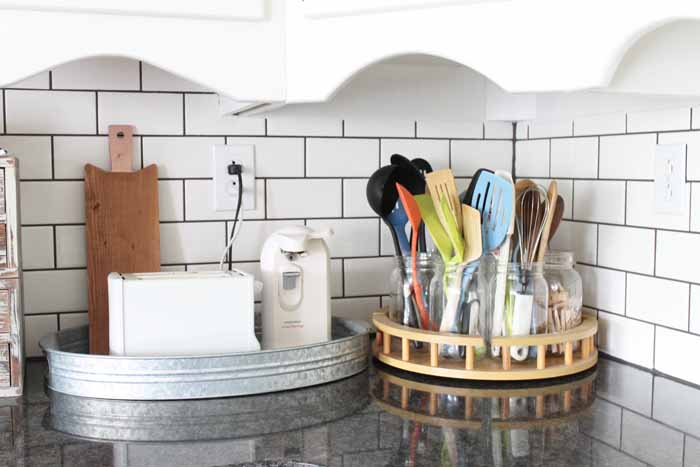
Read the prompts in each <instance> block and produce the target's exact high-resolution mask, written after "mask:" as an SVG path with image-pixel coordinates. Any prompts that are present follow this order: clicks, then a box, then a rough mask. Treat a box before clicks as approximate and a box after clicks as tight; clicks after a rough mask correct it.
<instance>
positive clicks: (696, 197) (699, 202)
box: [686, 183, 700, 232]
mask: <svg viewBox="0 0 700 467" xmlns="http://www.w3.org/2000/svg"><path fill="white" fill-rule="evenodd" d="M690 185H691V187H690V196H689V197H688V201H689V202H688V203H686V206H688V209H690V207H691V206H700V183H691V184H690ZM690 230H692V231H693V232H700V210H699V209H697V208H696V209H695V210H694V211H691V212H690Z"/></svg>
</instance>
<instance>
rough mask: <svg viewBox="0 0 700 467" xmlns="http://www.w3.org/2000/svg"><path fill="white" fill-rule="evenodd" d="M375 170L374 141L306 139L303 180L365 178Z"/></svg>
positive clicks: (375, 152) (376, 165)
mask: <svg viewBox="0 0 700 467" xmlns="http://www.w3.org/2000/svg"><path fill="white" fill-rule="evenodd" d="M378 168H379V141H378V140H376V139H343V138H308V139H307V140H306V176H307V177H368V176H370V175H372V173H373V172H374V171H375V170H377V169H378Z"/></svg>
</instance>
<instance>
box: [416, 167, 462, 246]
mask: <svg viewBox="0 0 700 467" xmlns="http://www.w3.org/2000/svg"><path fill="white" fill-rule="evenodd" d="M425 182H426V184H427V186H428V192H429V193H430V196H431V197H432V199H433V203H434V204H435V210H436V211H437V213H438V217H439V218H440V222H442V225H443V226H446V225H447V224H446V222H447V219H446V218H445V213H444V211H443V209H442V208H441V207H440V205H441V203H442V198H443V197H444V198H445V199H446V200H447V206H448V207H449V211H450V212H451V213H452V216H453V217H454V220H455V224H456V225H457V231H458V232H459V233H460V235H461V233H462V208H461V204H462V203H461V202H460V201H459V195H458V194H457V185H456V184H455V178H454V175H453V174H452V171H451V170H450V169H443V170H437V171H435V172H430V173H427V174H425Z"/></svg>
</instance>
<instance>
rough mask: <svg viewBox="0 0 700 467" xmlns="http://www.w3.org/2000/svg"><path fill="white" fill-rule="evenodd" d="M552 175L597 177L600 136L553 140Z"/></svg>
mask: <svg viewBox="0 0 700 467" xmlns="http://www.w3.org/2000/svg"><path fill="white" fill-rule="evenodd" d="M551 151H552V156H551V157H552V177H567V178H596V177H597V176H598V138H595V137H593V138H563V139H553V140H552V149H551Z"/></svg>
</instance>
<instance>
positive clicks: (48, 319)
mask: <svg viewBox="0 0 700 467" xmlns="http://www.w3.org/2000/svg"><path fill="white" fill-rule="evenodd" d="M24 326H25V331H24V349H25V352H26V353H27V357H42V356H43V353H42V351H41V348H40V347H39V339H41V338H42V337H44V336H45V335H47V334H50V333H52V332H56V331H58V320H57V319H56V315H43V316H25V317H24Z"/></svg>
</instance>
